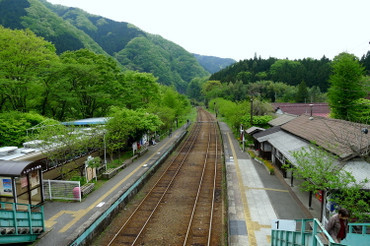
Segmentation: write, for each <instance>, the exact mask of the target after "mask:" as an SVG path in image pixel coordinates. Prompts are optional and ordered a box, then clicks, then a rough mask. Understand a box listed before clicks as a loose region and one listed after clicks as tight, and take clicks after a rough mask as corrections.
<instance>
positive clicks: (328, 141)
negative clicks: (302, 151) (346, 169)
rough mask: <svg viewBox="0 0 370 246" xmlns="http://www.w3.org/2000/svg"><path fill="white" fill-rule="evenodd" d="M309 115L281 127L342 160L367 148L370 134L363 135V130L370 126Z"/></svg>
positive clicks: (369, 143)
mask: <svg viewBox="0 0 370 246" xmlns="http://www.w3.org/2000/svg"><path fill="white" fill-rule="evenodd" d="M312 118H313V119H312V120H311V119H310V117H309V115H301V116H299V117H297V118H295V119H293V120H291V121H289V122H288V123H286V124H284V125H282V126H281V128H282V129H283V130H285V131H287V132H290V133H292V134H294V135H296V136H298V137H301V138H303V139H305V140H307V141H310V142H314V143H315V144H317V145H319V146H321V147H323V148H324V149H326V150H327V151H330V152H332V153H334V154H336V155H337V156H339V157H340V158H342V159H345V158H349V157H355V156H356V152H355V151H354V149H356V150H363V149H365V148H369V145H370V134H364V133H363V132H362V131H361V130H362V129H363V128H367V129H370V125H364V124H357V123H353V122H348V121H344V120H337V119H329V118H325V117H320V116H314V117H312Z"/></svg>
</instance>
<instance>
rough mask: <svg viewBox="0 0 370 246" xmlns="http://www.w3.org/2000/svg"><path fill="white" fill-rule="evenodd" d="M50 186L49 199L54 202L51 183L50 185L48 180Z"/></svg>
mask: <svg viewBox="0 0 370 246" xmlns="http://www.w3.org/2000/svg"><path fill="white" fill-rule="evenodd" d="M48 184H49V199H50V200H53V196H52V194H51V183H50V179H48Z"/></svg>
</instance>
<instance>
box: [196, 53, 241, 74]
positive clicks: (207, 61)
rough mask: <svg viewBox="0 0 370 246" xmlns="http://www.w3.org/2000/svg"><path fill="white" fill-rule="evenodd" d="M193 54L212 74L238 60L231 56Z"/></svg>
mask: <svg viewBox="0 0 370 246" xmlns="http://www.w3.org/2000/svg"><path fill="white" fill-rule="evenodd" d="M193 55H194V56H195V58H196V59H197V60H198V62H199V64H200V65H201V66H202V67H204V69H205V70H207V71H208V72H209V73H211V74H212V73H216V72H218V71H220V70H221V69H224V68H226V67H227V66H230V65H231V64H234V63H235V62H236V61H235V60H234V59H231V58H219V57H215V56H203V55H198V54H193Z"/></svg>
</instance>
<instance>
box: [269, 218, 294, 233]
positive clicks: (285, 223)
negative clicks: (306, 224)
mask: <svg viewBox="0 0 370 246" xmlns="http://www.w3.org/2000/svg"><path fill="white" fill-rule="evenodd" d="M271 229H273V230H278V231H296V221H295V220H273V221H272V223H271Z"/></svg>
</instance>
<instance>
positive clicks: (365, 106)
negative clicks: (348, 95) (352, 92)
mask: <svg viewBox="0 0 370 246" xmlns="http://www.w3.org/2000/svg"><path fill="white" fill-rule="evenodd" d="M348 118H349V119H350V121H352V122H357V123H363V124H369V122H370V100H369V99H365V98H360V99H357V100H355V101H353V102H352V104H351V107H350V108H349V110H348Z"/></svg>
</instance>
